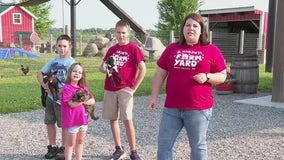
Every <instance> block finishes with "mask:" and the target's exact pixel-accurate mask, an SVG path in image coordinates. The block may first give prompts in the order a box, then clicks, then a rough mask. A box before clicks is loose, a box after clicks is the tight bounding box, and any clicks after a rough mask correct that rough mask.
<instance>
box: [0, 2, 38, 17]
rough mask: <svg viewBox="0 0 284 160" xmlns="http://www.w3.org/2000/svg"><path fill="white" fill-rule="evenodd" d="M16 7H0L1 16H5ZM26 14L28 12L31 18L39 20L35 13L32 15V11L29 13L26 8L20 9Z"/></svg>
mask: <svg viewBox="0 0 284 160" xmlns="http://www.w3.org/2000/svg"><path fill="white" fill-rule="evenodd" d="M14 7H16V6H2V5H0V16H1V15H3V14H5V13H6V12H8V11H9V10H11V9H13V8H14ZM19 8H21V9H22V10H23V11H24V12H26V13H27V14H29V15H30V16H31V17H33V18H34V19H38V18H37V16H35V15H34V14H33V13H31V12H30V11H28V10H27V9H26V8H24V7H20V6H19Z"/></svg>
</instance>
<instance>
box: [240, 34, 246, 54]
mask: <svg viewBox="0 0 284 160" xmlns="http://www.w3.org/2000/svg"><path fill="white" fill-rule="evenodd" d="M244 37H245V31H244V30H241V34H240V48H239V54H244V40H245V38H244Z"/></svg>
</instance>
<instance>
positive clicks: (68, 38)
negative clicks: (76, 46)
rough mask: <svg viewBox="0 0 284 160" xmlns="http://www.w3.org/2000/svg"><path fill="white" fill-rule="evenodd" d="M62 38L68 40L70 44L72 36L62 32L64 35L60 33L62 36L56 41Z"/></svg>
mask: <svg viewBox="0 0 284 160" xmlns="http://www.w3.org/2000/svg"><path fill="white" fill-rule="evenodd" d="M60 40H66V41H68V42H69V44H71V38H70V36H68V35H67V34H62V35H60V36H59V37H58V38H57V40H56V42H58V41H60Z"/></svg>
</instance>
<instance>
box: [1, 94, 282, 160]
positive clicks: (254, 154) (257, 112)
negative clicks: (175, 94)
mask: <svg viewBox="0 0 284 160" xmlns="http://www.w3.org/2000/svg"><path fill="white" fill-rule="evenodd" d="M266 95H268V94H266V93H258V94H251V95H250V94H231V95H215V101H216V106H215V108H214V110H213V117H212V120H211V125H210V128H209V132H208V148H209V160H284V110H283V109H280V108H271V107H263V106H256V105H248V104H239V103H234V102H233V101H234V100H239V99H245V98H254V97H260V96H266ZM148 98H149V97H147V96H142V97H135V120H134V122H135V125H136V133H137V148H138V153H139V154H140V156H141V158H142V159H143V160H154V159H155V152H156V149H157V145H156V139H157V130H158V124H159V120H160V114H161V109H162V105H163V102H164V95H161V96H160V106H161V107H159V108H158V109H156V110H153V111H151V110H149V109H148V107H147V104H148ZM96 106H97V114H98V115H101V109H102V103H101V102H98V103H97V105H96ZM43 114H44V111H43V109H40V110H35V111H32V112H23V113H13V114H0V124H1V130H0V146H1V147H0V159H1V160H42V159H44V158H43V157H44V154H45V153H46V145H47V137H46V130H45V125H44V124H43ZM59 135H60V133H58V137H60V136H59ZM122 136H123V137H122V143H123V145H124V146H125V148H126V150H127V151H129V147H128V143H127V141H126V137H125V132H124V127H123V126H122ZM175 150H176V151H175V152H176V159H177V160H186V159H189V158H188V157H189V154H190V153H189V146H188V143H187V138H186V134H185V131H184V130H182V133H181V134H180V136H179V137H178V140H177V142H176V145H175ZM113 151H114V146H113V140H112V138H111V132H110V128H109V123H108V122H107V121H105V120H102V119H100V120H98V121H90V123H89V130H88V132H87V136H86V141H85V143H84V153H83V154H84V159H85V160H90V159H92V160H107V159H109V156H110V154H111V153H112V152H113Z"/></svg>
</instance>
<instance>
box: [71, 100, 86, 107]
mask: <svg viewBox="0 0 284 160" xmlns="http://www.w3.org/2000/svg"><path fill="white" fill-rule="evenodd" d="M82 104H84V102H73V101H72V100H70V101H68V105H69V106H70V107H71V108H76V107H78V106H80V105H82Z"/></svg>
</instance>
